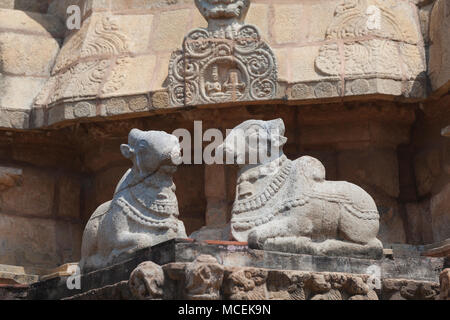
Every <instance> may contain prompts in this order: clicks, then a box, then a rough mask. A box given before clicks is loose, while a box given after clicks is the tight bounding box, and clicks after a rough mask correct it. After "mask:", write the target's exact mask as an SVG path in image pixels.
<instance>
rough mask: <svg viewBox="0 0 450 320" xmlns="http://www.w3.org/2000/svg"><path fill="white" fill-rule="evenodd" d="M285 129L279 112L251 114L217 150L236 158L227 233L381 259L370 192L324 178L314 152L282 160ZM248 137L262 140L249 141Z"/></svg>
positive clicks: (266, 243)
mask: <svg viewBox="0 0 450 320" xmlns="http://www.w3.org/2000/svg"><path fill="white" fill-rule="evenodd" d="M284 132H285V127H284V123H283V120H281V119H277V120H272V121H260V120H249V121H246V122H244V123H242V124H240V125H239V126H237V127H236V128H234V129H233V131H231V132H230V134H229V135H228V136H227V138H226V140H225V142H224V144H223V145H221V146H219V147H218V149H217V150H218V151H217V152H222V151H225V154H226V158H227V159H240V161H241V162H238V163H240V164H241V165H240V172H239V174H238V181H237V189H236V190H237V191H236V199H235V202H234V205H233V211H232V215H233V216H232V219H231V231H232V234H233V237H234V238H235V239H236V240H238V241H248V242H249V245H250V247H252V248H256V249H264V250H270V251H283V252H293V253H307V254H314V255H336V256H356V257H368V258H369V257H370V258H376V259H379V258H381V256H382V251H383V246H382V244H381V242H380V241H379V240H378V239H377V238H376V236H377V234H378V230H379V214H378V210H377V207H376V205H375V202H374V201H373V199H372V198H371V197H370V195H369V194H367V193H366V192H365V191H363V190H362V189H361V188H359V187H357V186H356V185H353V184H350V183H348V182H329V181H326V180H325V168H324V167H323V165H322V163H320V161H319V160H317V159H315V158H312V157H308V156H305V157H302V158H300V159H298V160H296V161H291V160H289V159H287V158H286V156H285V155H284V154H283V146H284V144H285V143H286V141H287V139H286V137H284ZM239 137H240V138H243V139H242V140H241V141H242V142H243V141H245V144H243V146H241V147H240V148H238V147H237V145H236V142H235V141H237V139H238V138H239ZM252 139H257V140H256V141H260V142H259V143H260V144H259V145H253V146H252V145H251V144H250V142H249V141H252ZM261 141H263V142H262V143H261ZM269 145H270V146H272V147H271V149H269ZM249 150H250V151H249ZM269 151H270V152H269ZM252 152H253V154H252ZM258 152H259V154H260V155H261V154H264V155H266V156H265V158H261V156H259V157H258V156H257V154H258ZM269 153H270V155H271V156H270V157H268V156H267V155H268V154H269ZM255 155H256V158H255ZM252 157H253V160H251V159H252ZM248 159H250V161H254V162H253V163H249V160H248ZM238 161H239V160H238ZM299 188H300V189H299ZM322 215H325V216H326V218H325V220H324V218H323V217H322ZM338 221H339V223H338ZM339 235H341V236H339ZM338 239H345V240H338Z"/></svg>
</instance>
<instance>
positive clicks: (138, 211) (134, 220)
mask: <svg viewBox="0 0 450 320" xmlns="http://www.w3.org/2000/svg"><path fill="white" fill-rule="evenodd" d="M121 151H122V154H123V155H124V156H125V157H126V158H127V159H130V160H131V161H132V162H133V167H132V168H131V169H129V170H128V171H127V172H126V173H125V175H124V176H123V178H122V179H121V181H120V182H119V184H118V185H117V188H116V191H115V193H114V197H113V199H112V200H111V201H108V202H106V203H104V204H102V205H101V206H100V207H98V209H97V210H96V211H95V212H94V214H93V215H92V217H91V218H90V220H89V222H88V223H87V225H86V228H85V231H84V234H83V243H82V249H81V256H82V259H81V262H80V266H81V268H82V269H83V271H86V270H93V269H98V268H102V267H106V266H108V265H111V264H113V263H114V262H115V261H117V260H118V259H120V256H121V255H123V254H129V253H132V252H135V251H137V250H139V249H143V248H146V247H151V246H153V245H155V244H157V243H160V242H164V241H167V240H170V239H173V238H186V237H187V236H186V231H185V228H184V225H183V222H181V221H180V220H178V202H177V197H176V195H175V184H174V183H173V179H172V175H173V173H174V172H175V171H176V167H177V165H179V164H181V150H180V144H179V141H178V138H177V137H175V136H173V135H171V134H168V133H166V132H163V131H141V130H138V129H133V130H131V132H130V134H129V137H128V144H123V145H122V146H121Z"/></svg>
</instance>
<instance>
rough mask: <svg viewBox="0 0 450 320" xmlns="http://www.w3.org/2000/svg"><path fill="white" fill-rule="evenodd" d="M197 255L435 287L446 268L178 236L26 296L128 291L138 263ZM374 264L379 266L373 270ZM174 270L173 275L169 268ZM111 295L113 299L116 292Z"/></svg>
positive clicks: (434, 261) (178, 264) (182, 262)
mask: <svg viewBox="0 0 450 320" xmlns="http://www.w3.org/2000/svg"><path fill="white" fill-rule="evenodd" d="M200 255H210V256H213V257H214V258H215V259H217V261H218V263H219V264H220V265H222V266H223V267H224V268H226V269H227V268H228V269H229V268H231V269H235V268H241V269H245V268H251V269H258V270H269V272H270V270H273V272H285V271H286V270H292V271H301V272H310V273H311V272H312V273H333V274H334V273H342V274H350V275H352V274H353V275H365V276H366V277H367V275H368V274H370V272H371V271H370V270H379V271H380V274H381V280H383V281H385V280H388V279H396V281H397V282H398V281H400V280H399V279H401V281H402V282H401V283H403V282H405V283H407V282H408V281H410V282H411V281H412V282H414V283H433V286H437V287H439V274H440V273H441V271H442V270H443V266H444V259H443V258H430V257H404V256H403V257H396V256H395V254H394V255H393V256H391V257H390V258H386V257H385V258H383V259H381V260H364V259H355V258H346V257H325V256H310V255H299V254H287V253H280V252H268V251H260V250H252V249H250V248H248V246H247V245H246V243H239V242H223V241H220V242H219V241H205V242H195V241H192V240H189V239H183V240H181V239H178V240H171V241H168V242H165V243H161V244H159V245H156V246H154V247H152V248H147V249H143V250H141V251H138V252H136V253H135V254H133V255H132V256H127V257H122V260H121V261H122V262H120V263H117V264H116V265H113V266H111V267H108V268H105V269H101V270H96V271H92V272H88V273H85V274H82V275H81V290H76V289H75V290H69V289H68V288H67V284H66V282H67V279H68V277H67V276H58V275H56V276H55V277H54V278H51V279H47V280H44V281H40V282H38V283H35V284H32V285H30V287H29V289H28V293H27V296H26V298H27V299H62V298H67V297H71V296H76V295H84V294H86V293H89V292H90V294H91V295H92V292H98V290H99V289H101V288H102V290H104V289H105V288H109V289H110V290H113V289H114V290H116V291H117V290H119V289H118V288H125V289H126V282H127V281H128V280H129V278H130V274H131V273H132V271H133V270H134V269H135V268H136V267H138V265H139V264H141V263H142V262H145V261H153V262H154V263H156V264H157V265H160V266H163V268H166V269H167V268H169V269H173V268H175V269H177V268H178V269H180V268H181V269H183V268H184V267H185V266H186V265H188V264H189V263H191V262H193V261H194V260H195V259H196V258H197V257H199V256H200ZM167 266H169V267H167ZM174 266H175V267H174ZM374 266H375V267H378V268H379V269H374ZM172 273H174V271H173V270H172ZM175 273H176V272H175ZM389 283H390V282H389ZM111 286H112V287H111ZM125 289H124V290H125ZM125 291H127V290H125ZM127 292H128V291H127ZM127 294H129V292H128V293H127ZM115 295H116V297H117V293H116V294H115ZM119 296H120V297H122V296H121V295H119ZM122 298H123V297H122Z"/></svg>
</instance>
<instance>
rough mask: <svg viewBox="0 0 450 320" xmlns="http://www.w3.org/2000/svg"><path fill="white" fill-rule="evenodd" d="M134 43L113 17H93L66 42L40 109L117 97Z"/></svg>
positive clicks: (45, 88) (39, 98) (39, 101)
mask: <svg viewBox="0 0 450 320" xmlns="http://www.w3.org/2000/svg"><path fill="white" fill-rule="evenodd" d="M130 41H131V40H130V39H129V38H128V36H127V35H126V34H125V33H124V32H122V31H121V30H120V28H119V24H118V22H117V20H116V18H115V17H113V16H111V15H93V16H92V17H90V18H89V19H88V20H86V21H85V22H84V24H83V26H82V28H81V29H80V30H78V31H77V32H76V33H74V34H73V35H72V36H70V37H69V38H68V40H66V42H65V44H64V46H63V47H62V49H61V52H60V54H59V55H58V58H57V60H56V63H55V67H54V68H53V71H52V77H51V78H50V80H49V81H48V82H47V83H46V85H45V87H44V88H43V89H42V91H41V93H40V94H39V95H38V97H37V98H36V101H35V104H36V105H49V104H52V103H55V102H58V101H67V100H68V101H73V100H79V99H80V98H84V99H86V98H93V97H96V96H97V95H103V94H107V93H113V92H115V91H117V90H119V89H120V88H121V87H122V86H123V84H124V83H125V81H126V77H125V76H124V74H126V73H125V72H124V70H125V68H126V67H127V65H129V63H130Z"/></svg>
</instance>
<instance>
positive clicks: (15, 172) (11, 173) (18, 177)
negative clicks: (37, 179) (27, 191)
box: [0, 167, 23, 192]
mask: <svg viewBox="0 0 450 320" xmlns="http://www.w3.org/2000/svg"><path fill="white" fill-rule="evenodd" d="M22 174H23V171H22V169H19V168H11V167H0V192H1V191H5V190H7V189H10V188H12V187H15V186H18V185H20V183H21V182H22Z"/></svg>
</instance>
